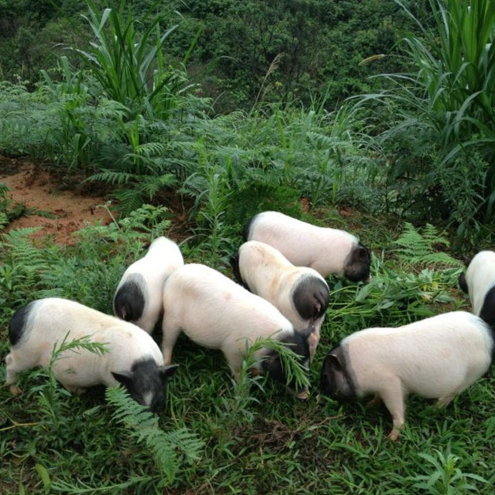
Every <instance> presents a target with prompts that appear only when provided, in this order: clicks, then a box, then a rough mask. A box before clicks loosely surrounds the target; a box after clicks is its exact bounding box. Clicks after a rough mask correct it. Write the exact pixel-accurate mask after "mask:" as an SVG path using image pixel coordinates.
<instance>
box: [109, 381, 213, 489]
mask: <svg viewBox="0 0 495 495" xmlns="http://www.w3.org/2000/svg"><path fill="white" fill-rule="evenodd" d="M106 397H107V400H108V402H109V403H110V404H112V405H113V406H114V407H115V408H116V410H115V412H114V414H113V416H114V418H115V419H116V420H117V421H118V422H119V423H121V424H123V425H125V426H126V427H127V431H128V433H129V435H130V436H131V437H132V438H134V439H136V441H137V442H139V443H141V444H143V443H144V444H145V445H146V447H147V448H148V449H149V450H150V453H151V455H152V457H153V459H154V461H155V463H156V465H157V467H158V469H159V470H160V471H161V474H162V475H164V476H165V477H166V478H167V480H168V483H172V482H173V481H174V479H175V475H176V473H177V471H178V469H179V467H180V459H179V458H178V455H177V454H178V453H181V454H182V455H183V457H184V458H185V460H186V461H187V462H189V463H191V462H193V461H195V460H197V459H198V458H199V456H200V453H201V450H202V448H203V446H204V442H203V441H201V440H199V439H198V438H197V436H196V435H195V434H194V433H191V432H189V430H188V429H187V428H180V429H178V430H175V431H172V432H167V433H165V432H164V431H163V430H161V429H160V428H159V427H158V418H157V417H156V416H154V415H153V414H152V413H150V412H149V411H148V410H147V408H146V407H145V406H142V405H140V404H138V403H137V402H135V401H134V400H132V399H131V398H130V397H129V395H128V394H127V392H126V391H125V390H124V389H123V388H121V387H117V388H108V389H107V391H106Z"/></svg>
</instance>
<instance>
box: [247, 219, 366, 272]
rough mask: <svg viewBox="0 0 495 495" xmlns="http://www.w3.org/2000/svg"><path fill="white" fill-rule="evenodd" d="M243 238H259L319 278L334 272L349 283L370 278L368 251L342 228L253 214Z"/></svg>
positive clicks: (251, 239) (248, 239)
mask: <svg viewBox="0 0 495 495" xmlns="http://www.w3.org/2000/svg"><path fill="white" fill-rule="evenodd" d="M243 236H244V240H245V241H260V242H264V243H266V244H269V245H270V246H273V247H274V248H275V249H277V250H278V251H280V252H281V253H282V254H283V255H284V256H285V257H286V258H287V259H288V260H289V261H290V262H291V263H293V264H294V265H295V266H307V267H309V268H313V269H314V270H316V271H317V272H318V273H319V274H320V275H321V276H322V277H327V276H329V275H337V276H339V277H345V278H347V279H348V280H350V281H351V282H360V281H368V280H369V279H370V265H371V253H370V251H369V249H367V248H366V247H365V246H364V245H363V244H362V243H361V242H359V241H358V239H357V238H356V237H355V236H353V235H352V234H349V233H348V232H345V231H344V230H338V229H332V228H328V227H317V226H316V225H311V224H309V223H306V222H303V221H301V220H297V219H295V218H292V217H289V216H287V215H284V214H283V213H279V212H276V211H265V212H263V213H259V214H258V215H256V216H254V217H253V218H252V219H251V220H250V221H249V222H248V223H247V224H246V226H245V227H244V231H243Z"/></svg>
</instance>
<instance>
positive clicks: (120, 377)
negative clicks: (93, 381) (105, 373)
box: [112, 371, 132, 388]
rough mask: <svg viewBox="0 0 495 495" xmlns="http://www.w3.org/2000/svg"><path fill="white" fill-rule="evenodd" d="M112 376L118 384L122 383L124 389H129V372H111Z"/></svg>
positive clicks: (130, 381)
mask: <svg viewBox="0 0 495 495" xmlns="http://www.w3.org/2000/svg"><path fill="white" fill-rule="evenodd" d="M112 375H113V377H114V378H115V379H116V380H117V381H118V382H119V383H122V385H124V387H126V388H129V387H130V385H131V384H132V374H131V373H129V372H124V373H114V372H113V371H112Z"/></svg>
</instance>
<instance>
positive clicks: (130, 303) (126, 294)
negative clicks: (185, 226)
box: [113, 237, 184, 333]
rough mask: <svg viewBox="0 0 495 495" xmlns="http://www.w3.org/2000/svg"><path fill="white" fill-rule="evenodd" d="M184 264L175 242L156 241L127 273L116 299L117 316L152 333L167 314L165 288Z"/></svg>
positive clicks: (160, 239)
mask: <svg viewBox="0 0 495 495" xmlns="http://www.w3.org/2000/svg"><path fill="white" fill-rule="evenodd" d="M183 264H184V259H183V258H182V253H181V252H180V249H179V247H178V246H177V244H176V243H175V242H173V241H171V240H170V239H167V238H166V237H158V238H157V239H155V240H154V241H153V242H152V243H151V245H150V247H149V249H148V252H147V253H146V255H145V256H144V257H143V258H141V259H139V260H137V261H136V262H134V263H133V264H132V265H130V266H129V267H128V268H127V270H126V271H125V272H124V275H123V276H122V278H121V280H120V282H119V285H118V286H117V290H116V292H115V296H114V299H113V308H114V309H113V310H114V314H115V316H117V317H118V318H121V319H122V320H125V321H129V322H131V323H134V324H135V325H137V326H138V327H140V328H142V329H143V330H145V331H146V332H148V333H151V332H152V331H153V328H154V327H155V325H156V323H157V321H158V320H159V319H160V316H161V314H162V311H163V284H164V283H165V280H167V278H168V277H169V276H170V274H171V273H172V272H173V271H174V270H176V269H177V268H178V267H179V266H182V265H183Z"/></svg>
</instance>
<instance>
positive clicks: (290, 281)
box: [231, 241, 329, 359]
mask: <svg viewBox="0 0 495 495" xmlns="http://www.w3.org/2000/svg"><path fill="white" fill-rule="evenodd" d="M231 263H232V268H233V270H234V275H235V276H236V279H237V280H238V282H239V283H241V284H243V285H244V286H245V287H246V288H247V289H249V290H250V291H251V292H253V293H254V294H257V295H258V296H261V297H262V298H263V299H266V300H267V301H270V302H271V303H272V304H273V305H274V306H275V307H276V308H277V309H278V310H279V311H280V312H281V313H282V314H283V315H284V316H285V317H286V318H287V319H288V320H289V321H290V322H291V323H292V324H293V325H294V328H295V329H296V330H297V331H305V330H306V329H307V328H309V327H311V326H312V327H314V331H313V332H312V334H311V337H310V340H309V347H310V356H311V359H313V356H314V354H315V351H316V347H317V345H318V342H319V340H320V329H321V326H322V324H323V321H324V319H325V311H326V309H327V307H328V294H329V289H328V285H327V283H326V282H325V279H324V278H323V277H322V276H321V275H320V274H319V273H318V272H317V271H316V270H313V269H312V268H308V267H296V266H294V265H293V264H292V263H291V262H290V261H289V260H288V259H287V258H286V257H285V256H284V255H283V254H282V253H280V251H278V250H276V249H275V248H273V247H272V246H270V245H268V244H265V243H263V242H258V241H248V242H246V243H244V244H243V245H242V246H241V247H240V248H239V252H238V253H237V255H236V256H235V257H233V258H232V259H231Z"/></svg>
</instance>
